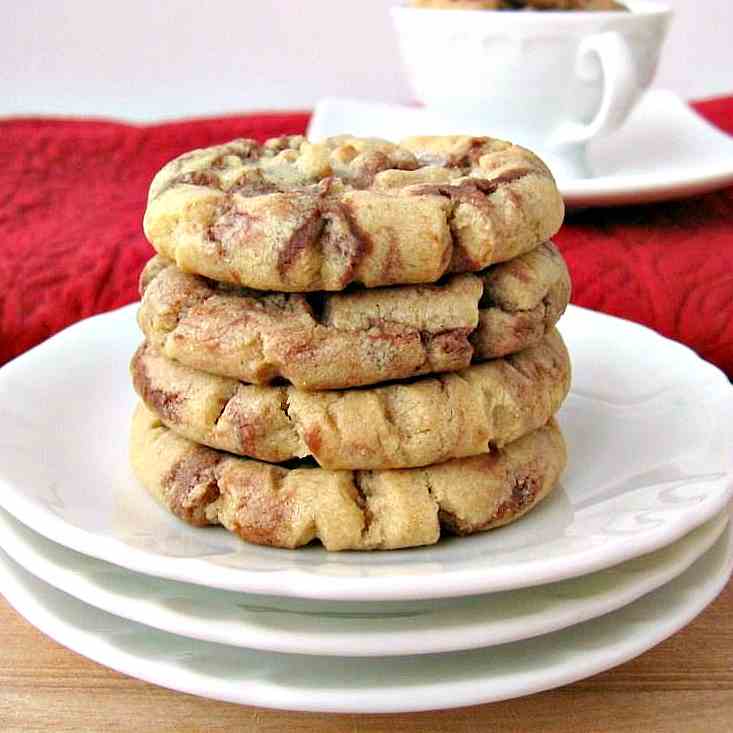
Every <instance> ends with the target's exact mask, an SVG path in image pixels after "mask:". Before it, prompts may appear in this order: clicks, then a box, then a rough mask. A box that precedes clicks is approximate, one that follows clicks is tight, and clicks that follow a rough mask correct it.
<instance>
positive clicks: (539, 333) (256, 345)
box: [138, 242, 570, 390]
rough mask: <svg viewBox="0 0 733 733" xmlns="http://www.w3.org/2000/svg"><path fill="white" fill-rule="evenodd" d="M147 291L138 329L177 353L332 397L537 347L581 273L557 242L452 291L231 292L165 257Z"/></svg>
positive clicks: (230, 372) (188, 360) (196, 363)
mask: <svg viewBox="0 0 733 733" xmlns="http://www.w3.org/2000/svg"><path fill="white" fill-rule="evenodd" d="M141 291H142V292H141V295H142V303H141V305H140V310H139V312H138V323H139V324H140V328H141V330H142V331H143V333H144V334H145V337H146V339H147V341H148V343H150V344H151V345H153V346H155V347H156V348H157V349H159V350H160V352H161V353H162V354H163V355H165V356H166V357H167V358H169V359H172V360H174V361H177V362H179V363H181V364H185V365H187V366H190V367H193V368H195V369H200V370H203V371H206V372H210V373H211V374H219V375H221V376H226V377H233V378H235V379H239V380H241V381H244V382H250V383H253V384H269V383H270V382H272V381H273V380H277V379H285V380H287V381H289V382H291V383H292V384H294V385H295V386H296V387H298V388H299V389H304V390H323V389H343V388H347V387H358V386H362V385H368V384H375V383H377V382H384V381H389V380H394V379H405V378H408V377H414V376H416V375H420V374H433V373H438V372H449V371H458V370H460V369H464V368H466V367H467V366H468V365H469V364H470V363H471V360H472V359H474V358H476V359H488V358H493V357H497V356H503V355H505V354H509V353H512V352H514V351H519V350H521V349H523V348H526V347H527V346H531V345H533V344H535V343H537V342H538V341H540V340H541V339H542V337H543V336H544V335H545V333H546V332H547V331H548V330H549V329H550V328H552V327H553V326H554V325H555V323H556V322H557V320H558V319H559V318H560V316H561V315H562V313H563V312H564V310H565V307H566V306H567V304H568V300H569V297H570V278H569V275H568V271H567V268H566V267H565V263H564V261H563V259H562V256H561V255H560V253H559V252H558V251H557V249H556V248H555V247H554V245H552V244H551V243H549V242H548V243H545V244H542V245H540V246H539V247H537V248H535V249H534V250H532V251H531V252H528V253H527V254H525V255H521V256H520V257H517V258H515V259H513V260H510V261H509V262H507V263H502V264H500V265H495V266H494V267H492V268H489V269H488V270H485V271H483V272H481V273H479V274H477V275H473V274H462V275H453V276H449V277H448V278H447V279H446V280H445V282H441V284H440V285H405V286H402V287H392V288H375V289H371V290H364V289H362V290H357V291H354V292H348V293H333V294H318V295H310V296H306V295H300V294H283V293H280V294H263V293H260V292H258V291H244V290H242V289H235V288H232V287H228V286H225V287H222V286H221V285H219V284H217V283H216V282H214V281H213V280H208V279H206V278H202V277H200V276H197V275H191V274H187V273H184V272H181V271H180V270H179V269H178V268H177V267H175V266H174V265H172V263H170V262H169V261H168V260H164V259H162V258H161V257H160V256H157V257H154V258H153V259H152V260H151V261H150V262H149V263H148V264H147V266H146V267H145V269H144V270H143V274H142V277H141ZM479 301H480V302H481V310H479Z"/></svg>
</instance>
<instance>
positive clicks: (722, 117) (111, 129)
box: [0, 97, 733, 376]
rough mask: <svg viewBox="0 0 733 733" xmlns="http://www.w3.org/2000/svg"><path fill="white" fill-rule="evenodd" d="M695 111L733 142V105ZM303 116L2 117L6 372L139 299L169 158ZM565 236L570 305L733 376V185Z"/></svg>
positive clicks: (2, 347)
mask: <svg viewBox="0 0 733 733" xmlns="http://www.w3.org/2000/svg"><path fill="white" fill-rule="evenodd" d="M696 106H697V109H698V111H699V112H700V113H701V114H703V115H704V116H706V117H707V118H708V119H710V120H711V121H713V122H714V123H715V124H717V125H718V126H720V127H721V128H723V129H725V130H726V131H728V132H730V133H731V134H733V97H732V98H727V99H718V100H711V101H707V102H703V103H700V104H698V105H696ZM307 121H308V116H307V114H305V113H291V114H257V115H247V116H242V117H226V118H220V119H213V120H196V121H187V122H176V123H171V124H162V125H150V126H132V125H125V124H119V123H113V122H103V121H91V120H83V121H81V120H41V119H11V120H4V121H0V230H1V231H2V240H1V242H0V363H3V362H5V361H7V360H8V359H10V358H12V357H13V356H16V355H17V354H20V353H22V352H23V351H25V350H26V349H29V348H30V347H32V346H34V345H35V344H37V343H39V342H40V341H43V340H44V339H46V338H48V337H49V336H50V335H52V334H53V333H55V332H56V331H59V330H60V329H62V328H64V327H65V326H67V325H69V324H71V323H73V322H75V321H77V320H79V319H81V318H85V317H87V316H91V315H94V314H95V313H100V312H103V311H107V310H111V309H113V308H116V307H118V306H121V305H124V304H126V303H130V302H132V301H133V300H135V299H136V297H137V278H138V274H139V272H140V269H141V267H142V265H143V263H144V262H145V260H146V259H147V258H148V257H149V256H150V255H151V254H152V249H151V248H150V246H149V245H148V244H147V243H146V242H145V239H144V237H143V234H142V230H141V220H142V215H143V212H144V209H145V196H146V192H147V188H148V185H149V183H150V179H151V177H152V176H153V174H154V173H155V171H156V170H158V169H159V168H160V167H161V166H162V165H163V164H164V163H165V162H166V161H167V160H169V159H170V158H173V157H174V156H176V155H178V154H180V153H182V152H184V151H186V150H189V149H191V148H195V147H202V146H206V145H212V144H215V143H219V142H223V141H226V140H228V139H231V138H233V137H242V136H244V137H254V138H258V139H260V140H262V139H265V138H267V137H271V136H274V135H280V134H285V133H301V132H303V131H304V130H305V127H306V124H307ZM556 241H557V243H558V244H559V246H560V248H561V249H562V250H563V252H564V254H565V256H566V259H567V261H568V264H569V266H570V270H571V273H572V276H573V283H574V296H573V301H574V302H575V303H577V304H578V305H583V306H586V307H589V308H594V309H596V310H601V311H605V312H607V313H612V314H614V315H619V316H623V317H625V318H629V319H631V320H635V321H638V322H639V323H643V324H646V325H648V326H651V327H652V328H654V329H656V330H657V331H659V332H660V333H663V334H664V335H666V336H669V337H671V338H674V339H677V340H679V341H682V342H683V343H686V344H688V345H689V346H691V347H692V348H693V349H695V350H696V351H697V352H698V353H699V354H701V355H702V356H703V357H704V358H706V359H708V360H710V361H712V362H714V363H715V364H717V365H719V366H720V367H722V368H723V369H724V370H725V371H726V372H727V374H728V375H729V376H733V188H729V189H727V190H725V191H722V192H718V193H713V194H709V195H706V196H701V197H697V198H694V199H688V200H685V201H679V202H673V203H666V204H655V205H649V206H637V207H625V208H619V209H592V210H588V211H586V212H584V213H582V214H579V215H574V216H571V217H569V218H568V220H567V222H566V224H565V226H564V227H563V229H562V231H561V232H560V233H559V234H558V236H557V237H556Z"/></svg>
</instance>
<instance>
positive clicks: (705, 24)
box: [0, 0, 733, 120]
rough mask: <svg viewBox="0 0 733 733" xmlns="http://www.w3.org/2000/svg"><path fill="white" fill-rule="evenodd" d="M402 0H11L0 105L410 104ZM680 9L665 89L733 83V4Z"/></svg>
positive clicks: (8, 109) (676, 1) (109, 110)
mask: <svg viewBox="0 0 733 733" xmlns="http://www.w3.org/2000/svg"><path fill="white" fill-rule="evenodd" d="M393 4H395V0H279V2H273V3H267V2H261V0H258V1H257V2H255V1H254V0H218V1H217V0H209V2H202V0H178V1H177V2H174V1H171V0H169V1H168V2H165V1H163V2H156V1H155V0H122V2H104V1H103V2H92V1H91V0H63V1H61V2H56V1H54V0H6V2H5V3H4V7H2V9H1V10H2V12H1V14H0V17H2V18H3V24H2V25H3V31H4V33H3V36H4V37H3V41H2V43H1V44H0V115H17V114H31V113H41V114H53V115H58V114H74V115H78V114H86V115H94V116H106V117H118V118H125V119H133V120H134V119H140V120H148V119H158V118H170V117H178V116H192V115H195V116H198V115H209V114H216V113H221V112H236V111H242V110H251V109H276V108H286V109H293V108H310V107H312V106H313V104H314V103H315V102H316V101H317V100H318V99H319V98H320V97H322V96H351V97H363V98H368V99H381V100H385V101H406V100H408V99H409V97H410V95H409V91H408V88H407V84H406V81H405V79H404V77H403V74H402V68H401V66H400V62H399V58H398V54H397V47H396V43H395V39H394V34H393V33H392V28H391V25H390V19H389V16H388V13H387V9H388V8H389V7H390V6H391V5H393ZM669 4H670V5H672V6H673V7H674V9H675V11H676V19H675V21H674V24H673V27H672V32H671V35H670V38H669V40H668V43H667V46H666V48H665V51H664V53H663V61H662V64H661V67H660V69H659V74H658V76H657V81H656V86H657V87H662V88H667V89H672V90H674V91H676V92H678V93H679V94H681V95H682V96H684V97H686V98H696V99H699V98H704V97H709V96H714V95H717V94H722V93H726V92H728V93H733V50H732V47H733V2H731V0H669Z"/></svg>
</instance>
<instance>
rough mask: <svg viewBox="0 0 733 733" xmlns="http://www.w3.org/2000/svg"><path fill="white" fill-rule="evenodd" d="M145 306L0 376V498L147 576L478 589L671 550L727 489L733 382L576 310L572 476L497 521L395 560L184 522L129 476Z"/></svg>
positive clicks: (393, 594) (330, 590)
mask: <svg viewBox="0 0 733 733" xmlns="http://www.w3.org/2000/svg"><path fill="white" fill-rule="evenodd" d="M135 308H136V306H134V305H133V306H128V307H127V308H124V309H122V310H119V311H115V312H113V313H109V314H106V315H103V316H97V317H95V318H92V319H89V320H87V321H83V322H81V323H79V324H76V325H75V326H72V327H71V328H69V329H67V330H66V331H63V332H62V333H60V334H58V335H57V336H55V337H53V338H52V339H50V340H49V341H47V342H45V343H44V344H42V345H41V346H39V347H37V348H36V349H33V350H31V351H29V352H27V353H26V354H24V355H23V356H21V357H19V358H18V359H16V360H15V361H13V362H11V363H10V364H8V365H6V366H5V367H3V368H2V369H0V424H2V425H4V426H6V428H5V429H4V430H3V432H2V434H0V505H1V506H2V507H4V508H5V509H7V510H8V511H9V512H10V513H11V514H13V515H14V516H15V517H16V518H17V519H19V520H20V521H21V522H23V523H24V524H26V525H28V526H29V527H31V528H32V529H34V530H36V531H37V532H39V533H40V534H42V535H44V536H46V537H48V538H50V539H52V540H54V541H56V542H58V543H60V544H62V545H66V546H67V547H70V548H72V549H75V550H77V551H78V552H82V553H84V554H87V555H91V556H94V557H97V558H100V559H102V560H107V561H109V562H112V563H116V564H118V565H121V566H124V567H127V568H129V569H131V570H136V571H139V572H142V573H147V574H150V575H156V576H159V577H164V578H170V579H174V580H183V581H187V582H193V583H199V584H205V585H208V586H212V587H218V588H224V589H228V590H237V591H244V592H248V593H258V594H269V595H281V596H288V597H301V598H321V599H331V600H341V601H354V600H369V601H375V600H406V599H418V598H436V597H454V596H461V595H475V594H478V593H487V592H493V591H499V590H507V589H513V588H521V587H528V586H532V585H538V584H542V583H550V582H555V581H557V580H562V579H566V578H571V577H577V576H579V575H584V574H586V573H589V572H593V571H596V570H600V569H603V568H606V567H610V566H612V565H615V564H617V563H620V562H623V561H625V560H629V559H632V558H634V557H638V556H640V555H643V554H645V553H648V552H652V551H654V550H657V549H659V548H661V547H664V546H666V545H668V544H670V543H671V542H674V541H675V540H677V539H679V538H680V537H682V536H683V535H684V534H686V533H687V532H689V531H690V530H692V529H694V528H695V527H697V526H699V525H700V524H702V523H704V522H706V521H707V520H709V519H711V518H712V517H713V516H715V515H716V514H717V513H718V512H720V511H721V510H722V509H723V508H724V507H725V506H726V505H727V503H728V502H729V500H730V498H731V495H732V494H733V455H732V454H731V451H730V446H731V445H733V387H731V385H730V384H729V382H728V380H727V379H726V377H725V376H724V375H723V374H722V373H721V372H720V371H719V370H717V369H716V368H715V367H713V366H711V365H710V364H707V363H706V362H704V361H702V360H701V359H699V358H698V357H697V356H696V355H695V354H694V353H693V352H692V351H690V350H689V349H687V348H686V347H684V346H681V345H680V344H677V343H675V342H673V341H669V340H667V339H664V338H662V337H661V336H658V335H657V334H655V333H654V332H652V331H650V330H648V329H646V328H643V327H642V326H638V325H636V324H633V323H630V322H627V321H622V320H619V319H615V318H611V317H610V316H605V315H602V314H598V313H594V312H591V311H586V310H583V309H579V308H574V307H571V308H570V309H569V310H568V312H567V313H566V315H565V317H564V318H563V319H562V321H561V323H560V329H561V331H562V332H563V334H564V336H565V337H566V341H567V343H568V346H569V349H570V352H571V355H572V358H573V363H574V386H573V389H572V393H571V395H570V397H569V398H568V400H567V402H566V403H565V405H564V406H563V409H562V410H561V412H560V414H559V420H560V423H561V425H562V428H563V430H564V432H565V435H566V438H567V441H568V446H569V452H570V465H569V469H568V470H567V472H566V473H565V475H564V477H563V480H562V483H561V486H560V487H559V488H558V490H556V491H555V492H554V493H553V494H552V495H551V497H550V498H549V499H548V500H546V501H544V502H543V503H542V504H541V505H540V506H539V507H538V508H537V509H536V510H534V511H533V512H531V513H530V514H529V515H528V516H527V517H525V518H524V519H522V521H521V522H517V523H515V524H513V525H510V526H508V527H506V528H502V529H501V530H497V531H493V532H487V533H484V534H482V535H477V536H475V537H467V538H460V539H451V540H446V541H441V542H440V543H439V544H438V545H436V546H433V547H427V548H420V549H414V550H403V551H393V552H388V553H384V552H383V553H379V552H374V553H357V552H350V553H327V552H325V551H324V550H323V549H322V548H320V547H316V546H312V547H308V548H305V549H302V550H295V551H286V550H277V549H273V548H267V547H257V546H255V545H249V544H246V543H244V542H242V541H240V540H239V539H238V538H237V537H235V536H234V535H232V534H230V533H229V532H226V531H225V530H223V529H220V528H207V529H196V528H193V527H189V526H187V525H184V524H183V523H181V522H179V521H178V520H176V519H175V518H174V517H172V515H170V514H169V512H168V511H166V510H165V509H163V508H161V507H159V506H158V505H157V504H156V503H155V501H154V500H153V499H152V498H151V497H149V496H148V494H147V493H146V492H145V491H144V490H143V489H142V488H141V487H140V486H139V485H138V484H137V482H136V481H135V480H134V478H133V476H132V474H131V471H130V469H129V465H128V458H127V432H128V426H129V421H130V416H131V413H132V410H133V405H134V403H135V397H134V394H133V391H132V388H131V386H130V379H129V374H128V367H127V365H128V361H129V358H130V355H131V354H132V352H133V350H134V348H135V346H136V345H137V343H138V342H139V340H140V335H139V332H138V329H137V326H136V323H135Z"/></svg>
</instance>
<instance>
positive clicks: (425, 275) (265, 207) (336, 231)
mask: <svg viewBox="0 0 733 733" xmlns="http://www.w3.org/2000/svg"><path fill="white" fill-rule="evenodd" d="M563 214H564V207H563V201H562V197H561V196H560V193H559V192H558V190H557V186H556V185H555V181H554V180H553V178H552V175H551V173H550V171H549V170H548V168H547V166H545V164H544V163H543V162H542V161H541V160H540V159H539V158H538V157H537V156H536V155H534V154H533V153H531V152H530V151H528V150H525V149H523V148H520V147H518V146H516V145H512V144H511V143H508V142H504V141H501V140H494V139H491V138H477V137H466V136H452V137H447V136H446V137H416V138H409V139H407V140H404V141H402V142H401V143H400V144H399V145H395V144H393V143H389V142H387V141H384V140H376V139H366V138H354V137H347V136H342V137H337V138H329V139H327V140H325V141H323V142H321V143H317V144H314V143H309V142H307V141H306V140H305V139H304V138H302V137H299V136H290V137H282V138H275V139H273V140H269V141H268V142H266V143H265V144H263V145H260V144H258V143H256V142H255V141H253V140H235V141H233V142H230V143H228V144H226V145H218V146H215V147H212V148H205V149H202V150H194V151H193V152H190V153H187V154H186V155H183V156H180V157H179V158H176V159H175V160H173V161H171V162H170V163H168V164H167V165H166V166H165V167H164V168H163V169H162V170H161V171H160V172H159V173H158V174H157V175H156V176H155V178H154V179H153V182H152V184H151V187H150V193H149V198H148V206H147V210H146V212H145V219H144V229H145V234H146V236H147V238H148V240H149V241H150V243H151V244H152V245H153V247H155V249H156V250H157V251H158V253H159V254H161V255H163V256H165V257H166V258H168V259H170V260H172V261H174V262H175V263H176V264H177V265H178V267H179V268H180V269H181V270H183V271H184V272H192V273H197V274H199V275H204V276H206V277H209V278H211V279H213V280H217V281H219V282H226V283H232V284H234V285H241V286H246V287H250V288H255V289H259V290H275V291H281V292H311V291H316V290H342V289H344V288H345V287H346V286H347V285H349V284H350V283H361V284H362V285H364V286H366V287H377V286H382V285H394V284H412V283H430V282H435V281H436V280H438V279H439V278H440V277H442V276H443V275H444V274H445V273H446V272H472V271H477V270H481V269H484V268H485V267H488V266H489V265H491V264H493V263H495V262H503V261H505V260H509V259H511V258H513V257H516V256H517V255H520V254H522V253H524V252H527V251H529V250H531V249H533V248H534V247H536V246H537V245H538V244H539V243H540V242H543V241H545V240H547V239H549V238H550V237H551V236H552V235H553V234H555V232H557V230H558V229H559V228H560V225H561V223H562V219H563Z"/></svg>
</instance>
